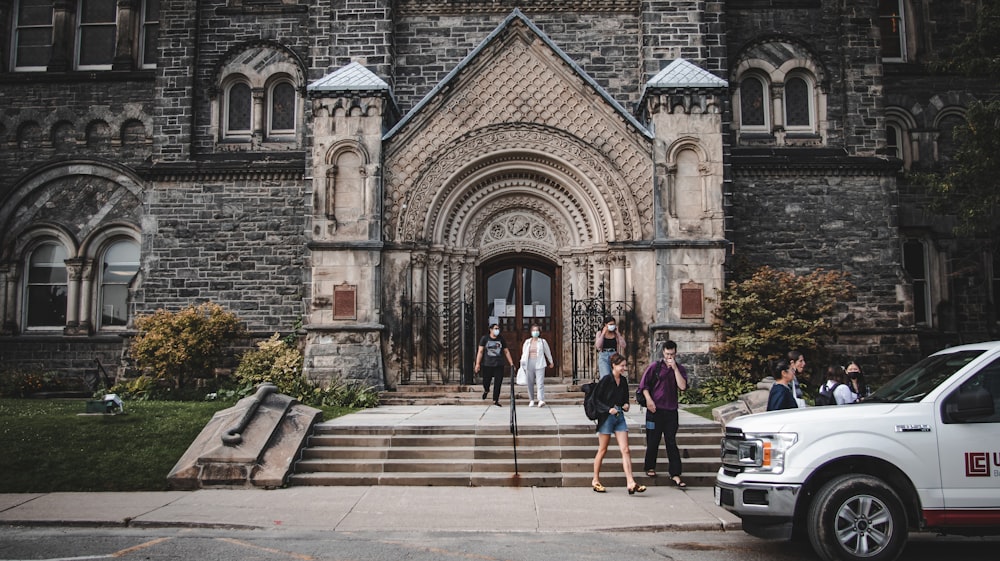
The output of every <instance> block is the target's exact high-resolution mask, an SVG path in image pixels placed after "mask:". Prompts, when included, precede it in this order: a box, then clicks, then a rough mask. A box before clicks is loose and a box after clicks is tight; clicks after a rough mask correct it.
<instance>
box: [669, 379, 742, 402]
mask: <svg viewBox="0 0 1000 561" xmlns="http://www.w3.org/2000/svg"><path fill="white" fill-rule="evenodd" d="M756 387H757V384H755V383H754V382H751V381H750V380H747V379H745V378H742V377H740V376H714V377H712V378H708V379H707V380H703V381H701V382H699V383H698V385H696V386H689V387H688V389H687V390H685V391H683V392H681V394H680V396H679V397H680V402H681V403H684V404H692V403H719V402H726V403H728V402H730V401H736V398H737V397H739V396H740V395H742V394H745V393H748V392H751V391H753V390H754V389H756Z"/></svg>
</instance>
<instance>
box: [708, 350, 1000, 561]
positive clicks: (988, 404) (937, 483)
mask: <svg viewBox="0 0 1000 561" xmlns="http://www.w3.org/2000/svg"><path fill="white" fill-rule="evenodd" d="M715 496H716V502H717V503H718V504H719V505H721V506H722V507H724V508H726V509H727V510H729V511H731V512H733V513H734V514H736V515H738V516H739V517H740V518H741V520H742V525H743V529H744V531H746V532H747V533H749V534H752V535H755V536H759V537H765V538H786V539H787V538H793V537H795V538H803V539H804V538H805V537H806V536H808V539H809V541H810V543H811V544H812V546H813V549H815V550H816V553H817V554H818V555H819V556H820V557H821V558H823V559H825V560H827V561H833V560H842V561H846V560H851V561H854V560H862V559H863V560H867V561H891V560H893V559H896V558H897V557H898V556H899V554H900V553H901V552H902V549H903V546H904V545H905V543H906V538H907V534H908V532H909V531H911V530H934V531H939V532H942V533H952V534H966V535H988V534H997V533H1000V341H994V342H991V343H980V344H974V345H963V346H960V347H954V348H950V349H946V350H943V351H940V352H938V353H935V354H933V355H931V356H929V357H927V358H925V359H924V360H922V361H920V362H919V363H917V364H916V365H915V366H913V367H912V368H909V369H908V370H906V371H905V372H903V373H902V374H900V375H899V376H898V377H896V378H894V379H893V380H891V381H890V382H888V383H887V384H886V385H885V386H883V387H882V388H880V389H879V390H878V391H876V392H875V393H874V394H872V396H871V397H870V398H869V399H867V400H866V401H865V402H863V403H857V404H852V405H844V406H837V407H809V408H806V409H793V410H786V411H772V412H769V413H760V414H757V415H748V416H745V417H738V418H736V419H733V420H732V421H730V422H729V424H728V425H727V426H726V432H725V436H724V437H723V439H722V468H721V469H719V474H718V476H717V478H716V487H715Z"/></svg>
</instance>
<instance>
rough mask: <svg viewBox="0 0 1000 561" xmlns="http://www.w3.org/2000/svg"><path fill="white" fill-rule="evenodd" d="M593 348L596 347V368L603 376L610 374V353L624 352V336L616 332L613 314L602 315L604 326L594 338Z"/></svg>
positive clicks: (616, 327)
mask: <svg viewBox="0 0 1000 561" xmlns="http://www.w3.org/2000/svg"><path fill="white" fill-rule="evenodd" d="M594 348H595V349H597V369H598V371H599V372H600V377H601V378H603V377H605V376H607V375H608V374H611V355H613V354H615V353H622V354H624V353H625V337H622V334H621V333H619V332H618V326H617V324H616V323H615V318H614V316H604V327H602V328H601V330H600V331H598V332H597V337H595V338H594Z"/></svg>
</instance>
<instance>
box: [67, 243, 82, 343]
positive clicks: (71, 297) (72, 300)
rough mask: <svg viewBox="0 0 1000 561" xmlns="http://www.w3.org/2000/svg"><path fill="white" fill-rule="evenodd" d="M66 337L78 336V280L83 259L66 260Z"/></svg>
mask: <svg viewBox="0 0 1000 561" xmlns="http://www.w3.org/2000/svg"><path fill="white" fill-rule="evenodd" d="M66 275H67V279H66V280H67V283H66V327H65V328H63V333H64V334H66V335H79V334H80V330H79V327H80V279H81V276H82V275H83V259H82V258H79V257H77V258H72V259H67V260H66Z"/></svg>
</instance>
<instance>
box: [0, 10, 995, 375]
mask: <svg viewBox="0 0 1000 561" xmlns="http://www.w3.org/2000/svg"><path fill="white" fill-rule="evenodd" d="M976 7H977V2H975V1H972V0H963V1H952V2H944V1H937V0H932V1H924V2H915V1H913V0H880V1H876V0H867V1H856V2H853V1H852V2H843V1H836V2H835V1H830V0H799V1H794V0H766V1H765V0H730V1H722V0H717V1H713V0H705V1H701V2H681V1H676V0H642V1H640V0H594V1H590V2H566V1H561V0H524V1H520V2H515V1H511V0H420V1H418V0H202V1H197V0H118V1H117V2H106V1H99V0H65V1H54V0H6V1H4V2H0V22H3V27H2V33H3V39H4V40H3V41H0V45H2V46H0V202H2V206H0V312H2V319H3V326H2V334H0V357H2V359H3V362H4V365H5V366H12V365H19V366H21V367H24V368H28V369H44V370H53V371H65V372H74V371H79V370H82V369H85V368H90V367H91V364H92V363H93V360H94V358H99V359H100V360H101V361H102V362H103V363H104V364H106V365H114V366H118V365H120V364H121V363H122V361H121V357H122V354H123V348H125V347H126V346H127V342H128V337H129V335H130V333H131V332H132V331H131V329H132V322H133V319H134V318H135V316H136V315H137V314H142V313H148V312H151V311H153V310H155V309H158V308H168V309H177V308H180V307H182V306H184V305H187V304H190V303H196V302H201V301H205V300H212V301H215V302H218V303H219V304H221V305H223V306H224V307H226V308H228V309H230V310H232V311H234V312H236V313H237V314H238V315H239V316H240V318H241V319H243V320H244V321H245V322H246V324H247V326H248V327H249V328H250V330H251V331H252V332H253V333H254V334H255V335H256V336H260V337H266V336H267V335H269V334H270V333H272V332H275V331H282V332H287V331H289V330H291V329H293V328H295V326H296V325H298V324H299V323H301V333H302V334H303V339H304V342H305V353H306V368H307V371H308V373H309V375H310V376H313V377H315V378H319V379H323V378H331V377H348V378H359V379H363V380H365V381H366V382H369V383H373V384H376V385H379V386H384V387H390V388H392V387H396V386H398V385H400V384H418V383H441V382H450V383H457V382H465V383H469V382H472V381H473V375H472V372H471V359H472V354H473V353H474V352H475V344H476V340H477V338H478V336H479V335H481V334H482V333H484V332H485V329H486V327H487V325H488V324H489V323H490V322H492V321H497V322H499V323H501V325H502V326H503V327H504V330H505V336H506V337H507V340H508V342H509V343H514V342H515V341H520V340H522V339H523V337H524V336H525V335H526V333H527V331H528V328H529V326H530V325H531V324H533V323H537V324H539V325H540V326H541V329H542V332H543V334H544V336H545V337H546V338H547V339H548V340H549V341H550V343H552V344H553V348H554V351H555V355H556V362H557V368H556V371H555V373H553V374H552V375H553V376H557V377H562V378H565V379H569V378H575V377H579V376H589V375H590V373H591V371H592V360H593V356H592V352H590V351H589V348H590V347H591V345H592V342H593V335H594V333H595V332H596V326H599V324H600V318H601V317H602V316H603V315H604V314H606V313H611V314H612V315H615V316H616V317H617V318H618V320H619V322H620V323H621V324H622V325H623V326H624V327H625V329H626V334H627V337H628V339H629V345H630V348H629V349H628V351H629V354H631V355H633V356H635V357H637V360H635V361H633V363H634V364H635V363H641V362H643V361H644V360H645V359H646V358H648V357H649V356H650V354H651V350H650V349H651V348H652V347H654V346H655V344H656V343H657V342H658V341H661V340H663V339H666V338H671V339H674V340H676V341H677V342H678V343H679V344H680V345H681V348H682V350H683V352H684V353H685V355H686V357H687V359H688V360H689V362H691V363H693V364H694V365H695V371H696V373H697V374H699V375H701V374H702V373H706V372H707V368H706V367H707V365H708V356H709V354H708V352H709V348H710V347H711V345H712V344H713V343H714V342H715V337H716V335H715V334H714V332H713V331H712V329H711V320H712V309H713V300H712V297H713V296H714V295H715V294H716V292H717V291H718V290H719V289H721V288H722V287H723V284H724V282H725V280H726V279H727V278H728V276H729V275H730V273H731V271H732V268H733V265H734V263H736V262H737V261H739V262H743V263H749V264H754V265H764V264H767V265H772V266H775V267H778V268H781V269H787V270H794V271H797V272H807V271H810V270H813V269H815V268H819V267H822V268H826V269H837V270H845V271H848V272H850V274H851V275H852V280H853V281H854V282H855V284H856V285H857V287H858V291H857V296H856V298H855V300H853V301H850V302H844V303H843V306H842V311H841V313H840V316H839V317H838V318H837V321H838V326H839V328H840V331H841V333H842V335H841V336H840V338H839V339H838V341H836V342H835V349H836V350H837V351H838V352H839V353H841V354H843V355H852V356H860V357H862V360H863V362H864V363H865V364H867V365H869V367H870V369H871V370H873V371H875V372H877V373H882V374H888V373H893V372H895V371H897V370H898V369H899V367H900V366H901V365H904V364H906V363H909V362H912V361H913V360H915V359H916V358H918V356H919V355H920V354H921V353H922V352H925V351H927V350H932V349H934V348H937V347H940V346H941V345H942V344H944V343H946V342H953V341H957V340H959V339H961V338H988V337H993V336H994V332H995V331H996V313H995V311H994V310H995V308H994V306H995V304H994V303H995V302H996V299H995V297H994V296H995V293H996V291H997V290H998V289H1000V284H998V282H1000V281H998V278H1000V276H998V275H995V274H994V271H995V269H994V261H995V260H994V258H993V256H992V255H990V254H986V253H983V252H982V251H981V250H979V249H977V248H978V246H977V245H975V244H973V243H971V242H970V241H968V240H956V239H955V238H954V236H953V235H952V234H951V231H950V229H949V228H946V227H942V224H945V222H942V221H941V219H940V217H935V216H933V215H930V214H928V213H927V212H926V211H925V210H924V209H923V205H922V200H921V197H920V195H919V192H918V191H917V190H915V189H913V188H911V187H910V186H908V185H907V184H906V182H905V180H903V179H901V178H902V177H903V176H902V175H901V171H902V170H908V169H921V168H923V169H930V168H934V167H935V166H938V165H940V164H941V163H942V162H946V161H947V158H948V155H949V154H950V153H951V151H952V150H953V149H954V143H953V142H952V141H951V137H950V131H951V130H952V129H953V128H954V126H955V125H956V124H957V123H960V122H961V121H962V118H963V111H964V108H965V107H967V105H968V104H969V103H970V102H972V101H974V100H977V99H983V98H985V97H987V96H989V95H992V94H995V93H996V86H995V85H994V84H990V83H988V82H986V81H983V80H975V79H968V80H965V79H959V78H957V77H954V76H939V75H934V74H932V73H930V72H929V71H928V70H927V65H926V63H927V62H928V61H929V60H930V59H931V58H932V57H933V56H934V55H935V53H940V52H945V51H946V50H947V48H948V47H950V46H953V45H954V44H956V43H957V42H958V41H959V40H960V39H961V37H962V35H963V33H966V32H968V31H969V30H970V29H972V28H973V27H974V25H975V19H976ZM991 88H992V90H991ZM959 261H960V262H959Z"/></svg>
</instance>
